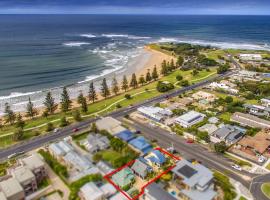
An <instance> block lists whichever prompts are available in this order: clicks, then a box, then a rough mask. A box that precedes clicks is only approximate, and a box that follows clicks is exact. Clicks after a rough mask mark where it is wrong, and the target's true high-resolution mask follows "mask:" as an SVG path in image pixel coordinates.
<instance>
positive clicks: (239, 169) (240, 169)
mask: <svg viewBox="0 0 270 200" xmlns="http://www.w3.org/2000/svg"><path fill="white" fill-rule="evenodd" d="M232 168H234V169H236V170H238V171H242V168H241V167H240V166H239V165H236V164H233V165H232Z"/></svg>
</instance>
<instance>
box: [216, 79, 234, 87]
mask: <svg viewBox="0 0 270 200" xmlns="http://www.w3.org/2000/svg"><path fill="white" fill-rule="evenodd" d="M220 83H222V84H225V85H227V86H229V87H230V88H236V87H237V85H236V84H235V83H232V82H231V81H228V80H221V81H220Z"/></svg>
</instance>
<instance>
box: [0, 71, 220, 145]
mask: <svg viewBox="0 0 270 200" xmlns="http://www.w3.org/2000/svg"><path fill="white" fill-rule="evenodd" d="M191 72H192V70H188V71H180V70H177V71H175V72H173V73H171V74H169V75H168V76H165V77H162V78H161V79H160V80H161V81H169V82H171V83H175V82H176V78H175V77H176V75H178V74H180V75H182V76H183V77H184V79H186V80H188V81H189V82H190V83H195V82H199V81H201V80H202V79H203V78H204V77H206V76H208V75H210V74H213V73H215V72H216V68H211V69H210V71H206V70H203V71H200V72H199V73H198V74H197V75H196V76H192V74H191ZM213 75H214V74H213ZM207 78H209V77H207ZM156 84H157V82H152V83H149V84H148V85H145V86H142V87H140V88H137V89H133V90H130V91H127V92H126V93H123V94H119V95H117V96H112V97H110V98H107V99H104V100H101V101H98V102H95V103H92V104H89V105H88V112H87V113H85V114H83V115H86V116H87V117H85V118H89V117H92V115H91V114H93V113H96V112H100V111H101V112H100V113H99V114H101V115H102V114H106V113H108V112H111V111H113V110H115V109H117V107H116V104H115V105H112V104H114V103H115V102H117V101H121V102H119V105H120V106H121V107H127V106H129V105H131V104H136V103H139V102H142V101H144V100H146V99H150V98H153V97H156V96H158V95H160V94H161V93H159V92H158V91H157V90H156ZM146 89H147V91H146ZM137 93H140V94H138V95H136V96H133V97H132V98H131V99H125V94H130V95H134V94H137ZM110 105H112V106H111V107H110V108H109V109H107V108H108V107H109V106H110ZM103 110H104V111H103ZM63 115H64V114H62V113H56V114H54V115H50V116H49V117H48V118H45V117H37V118H35V119H32V120H27V121H26V124H25V129H29V128H32V127H37V126H42V125H44V124H46V123H48V122H52V121H54V122H53V125H54V127H59V125H60V120H59V119H60V118H61V117H62V116H63ZM65 116H66V117H67V118H69V117H71V118H69V119H68V121H69V122H70V123H73V122H74V120H73V119H72V111H70V112H67V113H66V114H65ZM15 130H16V128H15V127H14V126H11V125H8V126H4V127H3V128H2V130H1V131H0V136H1V135H5V134H10V133H12V132H14V131H15ZM44 133H46V125H45V126H42V127H39V128H37V129H35V130H34V131H33V130H29V131H26V132H25V134H24V140H26V139H29V138H32V137H34V136H38V135H40V134H44ZM14 143H15V142H14V141H13V139H12V135H9V136H5V137H2V138H1V139H0V148H5V147H7V146H10V145H12V144H14Z"/></svg>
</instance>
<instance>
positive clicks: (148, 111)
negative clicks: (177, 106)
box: [137, 106, 173, 122]
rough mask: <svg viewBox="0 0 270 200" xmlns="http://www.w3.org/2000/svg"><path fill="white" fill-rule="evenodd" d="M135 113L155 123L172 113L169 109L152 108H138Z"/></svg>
mask: <svg viewBox="0 0 270 200" xmlns="http://www.w3.org/2000/svg"><path fill="white" fill-rule="evenodd" d="M137 111H138V112H139V113H140V114H142V115H143V116H145V117H147V118H149V119H151V120H154V121H157V122H162V121H164V119H165V118H166V117H168V116H172V115H173V113H172V111H171V110H169V109H164V108H160V107H153V106H142V107H139V108H138V109H137Z"/></svg>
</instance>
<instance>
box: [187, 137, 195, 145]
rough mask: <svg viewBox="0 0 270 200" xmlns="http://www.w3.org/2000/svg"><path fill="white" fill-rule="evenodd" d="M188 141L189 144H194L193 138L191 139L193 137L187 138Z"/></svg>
mask: <svg viewBox="0 0 270 200" xmlns="http://www.w3.org/2000/svg"><path fill="white" fill-rule="evenodd" d="M186 143H188V144H192V143H194V140H193V139H191V138H189V139H187V140H186Z"/></svg>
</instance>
